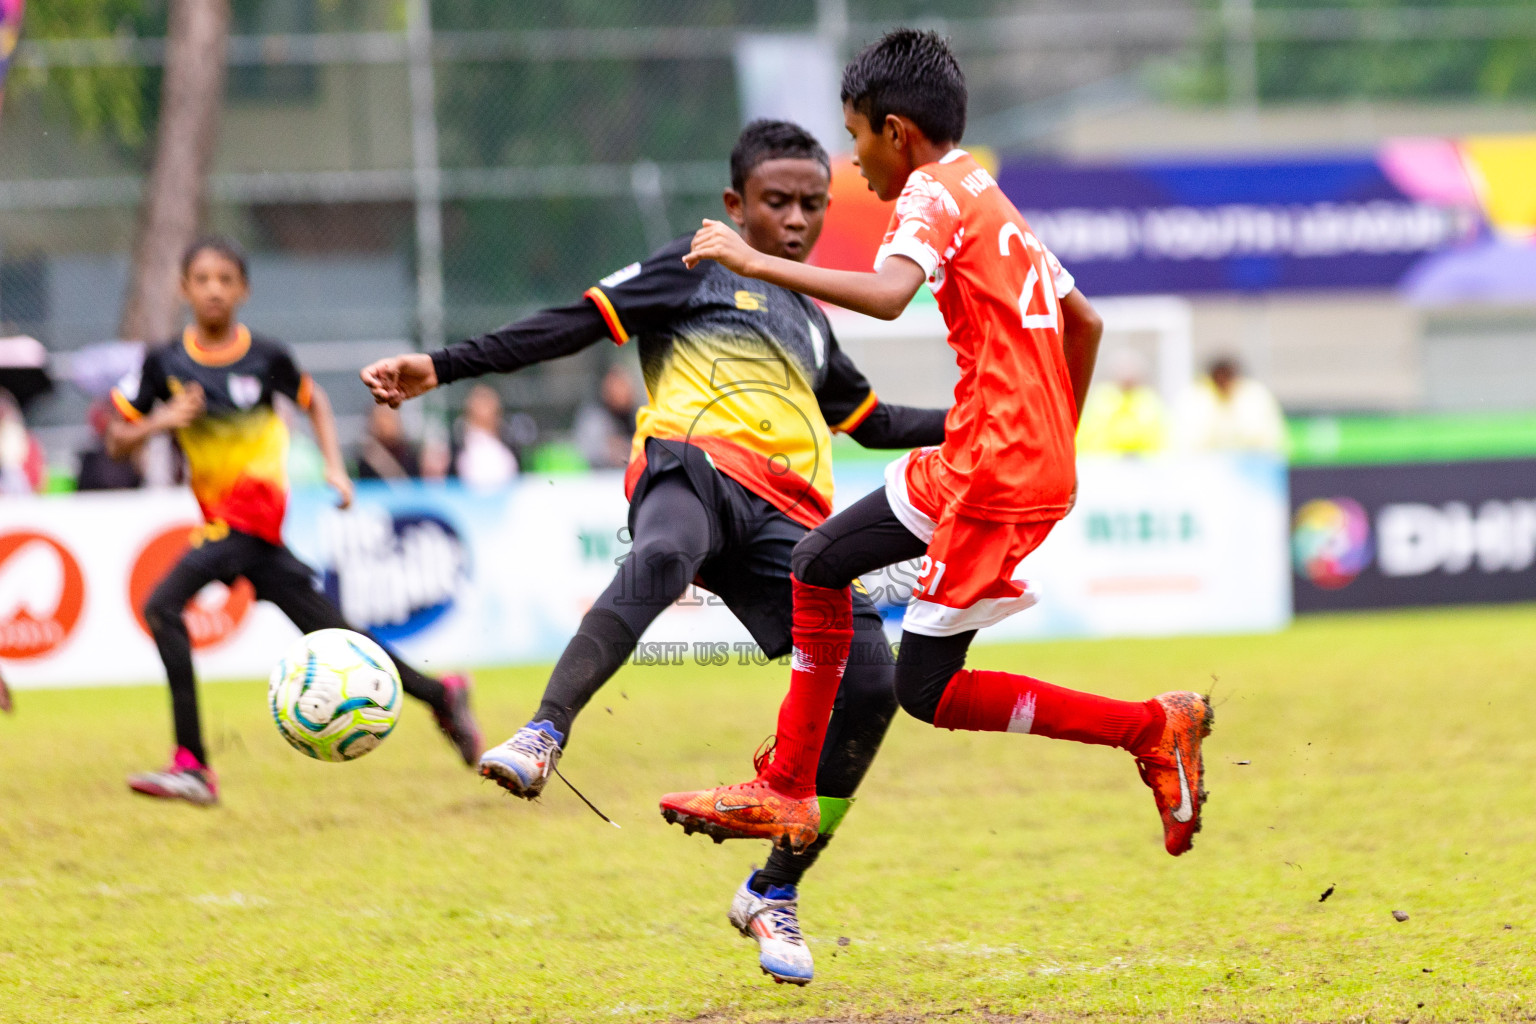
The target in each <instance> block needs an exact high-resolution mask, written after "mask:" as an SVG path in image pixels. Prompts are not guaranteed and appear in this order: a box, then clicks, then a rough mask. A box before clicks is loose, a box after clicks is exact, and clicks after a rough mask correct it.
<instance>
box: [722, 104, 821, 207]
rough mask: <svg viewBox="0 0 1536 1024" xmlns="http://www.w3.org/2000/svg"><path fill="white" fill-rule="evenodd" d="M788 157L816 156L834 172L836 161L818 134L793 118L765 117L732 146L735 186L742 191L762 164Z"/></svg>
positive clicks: (747, 127) (755, 122)
mask: <svg viewBox="0 0 1536 1024" xmlns="http://www.w3.org/2000/svg"><path fill="white" fill-rule="evenodd" d="M784 159H789V160H815V161H816V162H817V163H819V164H821V166H823V167H825V168H826V169H827V173H828V174H829V175H830V174H831V173H832V161H831V160H829V159H828V158H827V151H826V150H825V149H822V148H821V143H819V142H817V141H816V136H814V135H812V134H811V133H810V132H808V131H806V130H805V129H804V128H801V127H800V126H799V125H797V124H794V123H792V122H790V121H770V120H768V119H767V118H762V119H759V120H757V121H753V122H752V123H751V124H749V125H747V126H746V127H745V128H743V129H742V130H741V135H740V136H739V137H737V139H736V146H735V148H733V149H732V150H731V188H733V189H735V190H736V191H737V192H738V193H740V192H741V191H742V190H743V189H744V188H746V185H747V178H748V177H750V176H751V174H752V172H753V171H755V170H757V166H758V164H762V163H766V162H767V161H769V160H784Z"/></svg>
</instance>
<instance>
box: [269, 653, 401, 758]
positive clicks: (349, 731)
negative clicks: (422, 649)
mask: <svg viewBox="0 0 1536 1024" xmlns="http://www.w3.org/2000/svg"><path fill="white" fill-rule="evenodd" d="M400 689H401V687H400V673H399V672H398V671H397V670H396V669H395V663H394V662H393V661H391V660H390V657H389V655H387V654H385V653H384V648H382V647H380V646H379V645H378V644H376V643H374V642H373V641H372V640H370V639H368V638H367V637H366V636H363V635H362V634H361V633H354V632H352V631H351V630H350V629H320V630H316V631H315V632H313V633H310V634H309V635H307V636H304V637H301V638H300V639H299V640H297V641H296V642H295V643H294V645H293V646H292V647H290V648H289V649H288V653H287V654H285V655H284V656H283V658H282V660H281V661H279V662H278V663H277V666H276V667H275V668H273V669H272V678H271V679H270V680H269V681H268V683H267V704H268V706H270V707H271V709H272V720H273V721H274V722H276V723H277V731H278V732H280V733H282V734H283V739H285V740H287V741H288V742H289V744H290V745H292V746H293V748H294V749H295V750H297V751H299V752H300V753H303V754H308V755H309V756H310V757H313V758H316V759H317V760H321V761H351V760H354V759H356V758H359V757H362V756H363V755H364V754H366V753H368V751H370V750H372V749H373V748H374V747H377V746H378V745H379V744H380V743H383V742H384V737H386V736H388V735H389V733H390V731H391V730H392V729H394V727H395V723H396V722H398V721H399V720H400Z"/></svg>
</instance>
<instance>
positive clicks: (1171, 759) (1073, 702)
mask: <svg viewBox="0 0 1536 1024" xmlns="http://www.w3.org/2000/svg"><path fill="white" fill-rule="evenodd" d="M974 636H975V632H974V631H970V632H966V633H960V634H956V635H954V636H947V637H931V636H925V635H922V634H917V633H912V632H910V631H908V632H905V633H903V634H902V643H901V657H900V658H899V659H898V661H897V664H896V694H897V697H898V698H899V699H900V700H901V704H902V707H903V708H905V709H906V710H907V711H908V712H909V713H910V714H912V715H913V716H914V717H915V718H919V719H921V720H922V721H925V722H930V723H932V724H933V725H936V726H938V727H939V728H941V729H965V730H968V731H972V732H1016V733H1033V734H1034V735H1037V736H1048V737H1050V738H1052V739H1063V740H1074V741H1076V742H1079V743H1094V744H1099V745H1103V746H1111V747H1119V748H1121V749H1122V750H1127V751H1129V752H1130V753H1131V754H1132V755H1133V756H1134V757H1135V758H1136V763H1137V767H1138V768H1139V769H1140V771H1141V776H1142V778H1143V780H1145V781H1146V783H1147V785H1148V786H1150V787H1151V788H1152V792H1153V796H1154V798H1155V800H1156V803H1157V809H1158V814H1159V816H1160V817H1161V818H1162V821H1163V840H1164V846H1165V848H1166V849H1167V850H1168V852H1169V853H1170V854H1172V855H1173V856H1175V857H1177V856H1179V855H1180V854H1182V853H1185V852H1186V851H1188V850H1189V848H1190V846H1191V845H1192V844H1193V842H1194V836H1195V833H1196V832H1198V831H1200V808H1201V805H1202V804H1203V803H1204V802H1205V799H1206V794H1205V772H1204V761H1203V759H1202V756H1201V741H1202V740H1203V739H1204V738H1205V737H1206V736H1208V735H1209V734H1210V731H1211V723H1212V722H1213V720H1214V713H1213V712H1212V710H1211V706H1210V702H1209V701H1208V700H1207V699H1206V698H1204V697H1202V696H1200V695H1199V694H1196V693H1184V692H1179V693H1165V694H1163V695H1162V696H1160V697H1155V698H1153V699H1151V700H1145V701H1124V700H1114V699H1112V698H1109V697H1101V696H1099V695H1097V694H1092V693H1083V692H1080V691H1077V690H1069V689H1067V688H1066V687H1063V686H1056V685H1054V684H1052V683H1047V682H1044V681H1042V680H1039V679H1033V678H1031V677H1029V676H1025V675H1017V674H1014V673H1011V672H985V671H979V670H972V669H965V668H962V667H961V666H962V665H963V664H964V662H965V651H966V648H967V647H968V646H969V644H970V641H971V638H972V637H974Z"/></svg>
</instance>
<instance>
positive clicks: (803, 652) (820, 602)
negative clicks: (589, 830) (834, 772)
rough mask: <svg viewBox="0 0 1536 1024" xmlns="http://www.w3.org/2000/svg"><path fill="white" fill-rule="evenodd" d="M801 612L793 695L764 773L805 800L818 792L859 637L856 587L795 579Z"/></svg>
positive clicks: (782, 710)
mask: <svg viewBox="0 0 1536 1024" xmlns="http://www.w3.org/2000/svg"><path fill="white" fill-rule="evenodd" d="M790 583H791V585H792V586H793V588H794V590H793V593H794V601H795V618H794V624H793V625H792V626H791V628H790V635H791V637H792V638H793V641H794V648H795V649H794V655H793V656H792V658H791V668H790V674H789V695H788V696H786V697H785V698H784V703H783V704H782V705H780V706H779V728H778V732H777V733H776V734H775V742H774V747H773V763H772V764H770V765H768V767H767V769H766V770H765V771H764V772H763V774H762V778H763V780H764V781H765V782H767V783H768V784H769V785H770V786H772V787H773V788H774V789H776V790H778V791H779V792H780V793H783V794H784V795H785V796H788V797H791V798H793V799H796V800H803V799H805V798H807V797H813V796H815V795H816V766H817V764H818V763H819V762H820V760H821V745H822V742H823V741H824V740H825V739H826V738H827V720H828V719H829V718H831V717H832V701H833V699H834V698H835V697H836V696H837V687H838V684H839V683H841V682H842V680H843V668H844V667H845V666H846V665H847V664H848V645H849V643H850V642H851V641H852V640H853V591H852V590H850V589H849V588H848V587H844V588H843V589H841V590H829V589H827V588H826V587H813V586H811V585H810V584H809V583H802V582H800V581H799V580H797V579H793V578H792V579H791V580H790Z"/></svg>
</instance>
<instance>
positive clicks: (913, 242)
mask: <svg viewBox="0 0 1536 1024" xmlns="http://www.w3.org/2000/svg"><path fill="white" fill-rule="evenodd" d="M893 255H900V256H906V257H908V258H909V259H911V260H912V261H913V262H915V263H917V265H918V266H920V267H922V268H923V271H924V272H925V273H926V274H927V275H928V286H929V287H930V288H931V289H933V293H934V297H935V298H936V299H937V300H938V304H939V311H940V312H941V313H942V314H943V316H944V324H945V326H946V327H948V328H949V345H950V347H951V348H953V349H954V350H955V354H956V356H957V357H958V362H959V364H960V382H959V383H958V384H957V385H955V404H954V406H953V407H952V408H951V409H950V411H949V416H948V417H947V418H946V420H945V422H944V444H943V445H942V446H941V447H940V448H939V450H938V452H937V458H936V459H934V458H929V459H925V460H912V465H913V466H914V467H923V468H921V469H914V470H910V471H909V472H922V473H925V474H928V479H924V480H921V481H919V480H910V478H909V482H910V483H911V484H912V486H913V489H914V490H917V491H922V492H928V493H931V494H933V496H934V498H935V499H936V503H938V502H941V503H942V505H943V506H946V507H948V508H950V509H952V510H953V512H955V513H957V514H959V515H964V516H969V517H973V518H977V519H985V520H990V521H993V522H1006V523H1020V522H1034V521H1039V520H1055V519H1060V518H1061V517H1062V516H1064V515H1066V513H1067V507H1068V503H1069V501H1070V500H1071V495H1072V488H1073V485H1074V483H1075V481H1076V466H1075V461H1076V449H1075V445H1074V435H1075V433H1076V420H1077V409H1076V405H1075V403H1074V401H1073V398H1072V381H1071V377H1070V376H1069V375H1068V373H1067V364H1066V358H1065V355H1064V354H1063V352H1062V319H1061V309H1060V301H1059V297H1060V296H1062V295H1066V294H1067V293H1068V292H1070V291H1071V290H1072V288H1073V281H1072V276H1071V275H1070V274H1068V273H1067V272H1066V271H1065V270H1063V269H1062V267H1061V264H1060V263H1059V262H1057V260H1056V257H1055V256H1053V255H1051V253H1050V252H1049V251H1048V250H1047V249H1046V248H1045V246H1044V245H1042V244H1041V243H1040V241H1039V239H1037V238H1036V237H1035V235H1034V232H1032V231H1031V230H1030V228H1029V224H1028V222H1026V221H1025V220H1024V218H1023V216H1022V215H1021V214H1020V213H1019V211H1018V210H1017V209H1015V208H1014V205H1013V203H1011V202H1009V200H1008V197H1007V196H1005V195H1003V191H1002V189H1000V188H998V186H997V182H996V181H995V180H994V179H993V178H992V175H990V174H988V173H987V171H986V169H985V168H983V167H982V166H981V165H980V164H978V163H977V162H976V160H975V159H974V158H973V157H972V156H971V155H970V154H969V153H967V152H965V151H964V150H960V149H956V150H951V151H950V152H949V153H948V154H947V155H946V156H945V157H944V158H943V159H942V160H939V161H938V162H937V163H931V164H925V165H924V166H922V167H919V168H918V169H917V170H915V171H913V172H912V175H911V177H909V178H908V179H907V184H906V187H905V188H903V189H902V192H901V197H900V198H899V199H897V200H896V209H895V212H894V213H893V214H892V215H891V224H890V228H889V229H888V230H887V231H886V234H885V242H884V243H883V244H882V245H881V246H880V251H879V252H878V253H877V254H876V256H875V268H876V269H877V270H878V269H879V268H880V266H881V265H882V264H883V263H884V262H885V261H886V260H887V259H888V258H890V257H891V256H893Z"/></svg>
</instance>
